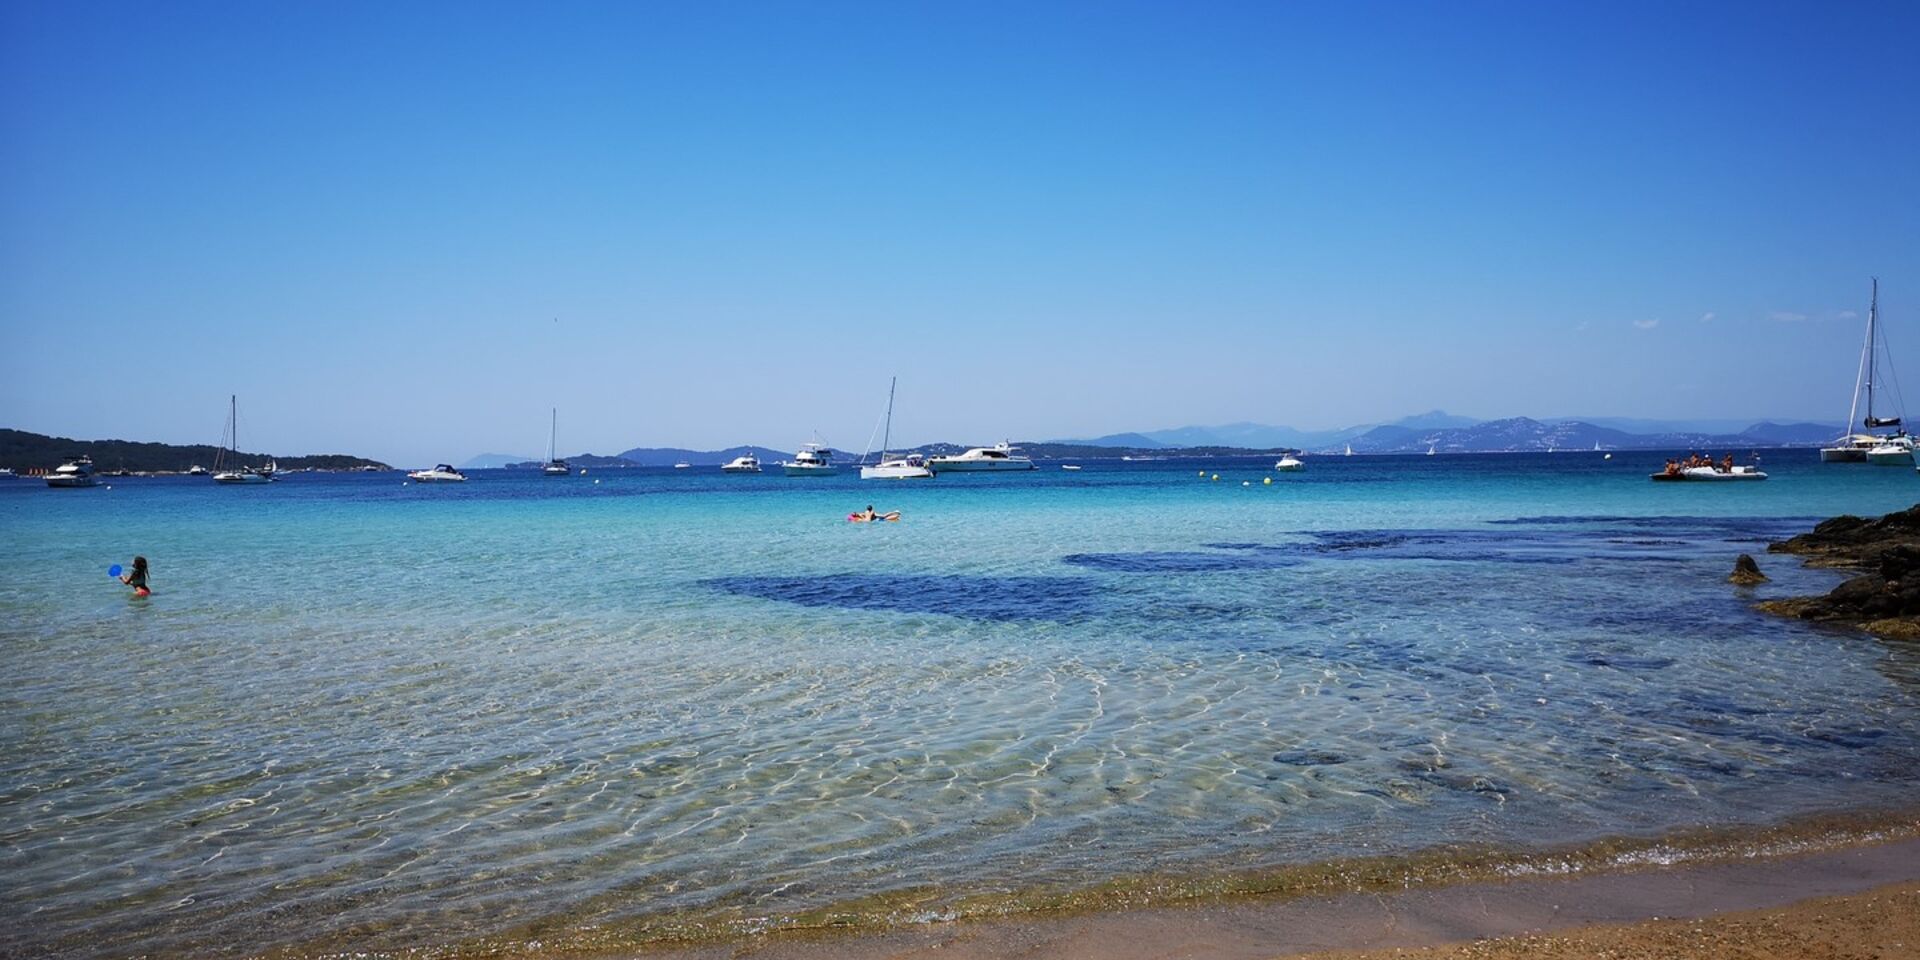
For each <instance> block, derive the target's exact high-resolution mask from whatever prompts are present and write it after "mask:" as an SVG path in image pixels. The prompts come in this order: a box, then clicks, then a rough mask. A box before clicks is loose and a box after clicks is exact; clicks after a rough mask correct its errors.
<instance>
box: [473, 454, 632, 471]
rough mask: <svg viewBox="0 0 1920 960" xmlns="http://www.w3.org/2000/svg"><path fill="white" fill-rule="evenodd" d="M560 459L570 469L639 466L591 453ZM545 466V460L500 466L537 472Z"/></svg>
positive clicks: (620, 459)
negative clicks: (565, 462)
mask: <svg viewBox="0 0 1920 960" xmlns="http://www.w3.org/2000/svg"><path fill="white" fill-rule="evenodd" d="M561 459H564V460H565V461H567V466H570V467H591V468H594V469H599V468H603V467H614V468H618V467H637V466H640V464H638V463H635V462H633V461H632V460H628V459H627V458H625V457H602V456H599V455H597V454H592V453H578V454H574V455H573V456H571V457H563V458H561ZM546 465H547V461H545V460H517V461H514V462H513V463H503V464H501V465H500V466H501V467H502V468H504V469H507V470H538V469H540V468H541V467H544V466H546Z"/></svg>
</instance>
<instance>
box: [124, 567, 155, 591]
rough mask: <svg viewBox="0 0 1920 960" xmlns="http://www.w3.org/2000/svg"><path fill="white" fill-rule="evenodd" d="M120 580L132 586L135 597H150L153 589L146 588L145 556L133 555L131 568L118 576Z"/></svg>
mask: <svg viewBox="0 0 1920 960" xmlns="http://www.w3.org/2000/svg"><path fill="white" fill-rule="evenodd" d="M120 582H121V583H124V584H126V585H127V586H129V587H132V588H133V595H134V596H136V597H151V596H153V591H152V590H149V589H147V558H146V557H134V558H133V569H132V570H128V571H127V572H126V573H125V574H124V575H122V576H121V577H120Z"/></svg>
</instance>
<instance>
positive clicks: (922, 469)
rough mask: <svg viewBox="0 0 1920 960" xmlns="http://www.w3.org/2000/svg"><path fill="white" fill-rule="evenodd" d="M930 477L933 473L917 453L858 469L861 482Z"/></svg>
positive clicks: (923, 458) (925, 478) (925, 460)
mask: <svg viewBox="0 0 1920 960" xmlns="http://www.w3.org/2000/svg"><path fill="white" fill-rule="evenodd" d="M932 477H933V471H932V470H930V469H928V468H927V459H926V458H925V457H922V456H921V455H919V454H917V453H910V454H907V455H906V456H903V457H893V458H890V459H883V460H881V461H880V462H879V463H876V464H874V465H873V466H870V467H861V468H860V479H862V480H927V479H931V478H932Z"/></svg>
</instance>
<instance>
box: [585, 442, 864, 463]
mask: <svg viewBox="0 0 1920 960" xmlns="http://www.w3.org/2000/svg"><path fill="white" fill-rule="evenodd" d="M748 453H751V454H753V455H754V456H755V457H758V458H759V459H760V462H761V464H763V465H764V464H770V463H775V462H778V461H781V460H786V459H788V458H790V457H792V456H793V451H791V450H774V449H772V448H770V447H751V446H749V447H728V448H726V449H725V450H686V449H683V448H680V447H635V448H633V449H632V450H626V451H623V452H621V453H620V455H619V456H620V459H622V460H627V461H631V462H632V463H634V464H637V465H639V466H642V467H671V466H673V465H674V464H676V463H690V464H693V465H694V466H696V467H709V466H712V467H717V466H719V465H720V464H723V463H726V462H727V461H729V460H732V459H734V458H735V457H739V456H742V455H744V454H748ZM835 456H836V458H838V457H841V456H843V455H842V454H835Z"/></svg>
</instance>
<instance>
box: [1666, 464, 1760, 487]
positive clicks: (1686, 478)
mask: <svg viewBox="0 0 1920 960" xmlns="http://www.w3.org/2000/svg"><path fill="white" fill-rule="evenodd" d="M1651 476H1652V479H1654V480H1656V481H1659V482H1661V483H1675V482H1700V483H1719V482H1723V481H1727V480H1765V479H1766V478H1767V475H1766V474H1764V473H1762V472H1760V468H1759V467H1734V468H1733V469H1731V470H1721V469H1719V468H1718V467H1685V468H1682V469H1680V470H1675V471H1673V472H1671V473H1669V472H1667V471H1665V470H1662V471H1660V472H1659V473H1656V474H1652V475H1651Z"/></svg>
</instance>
